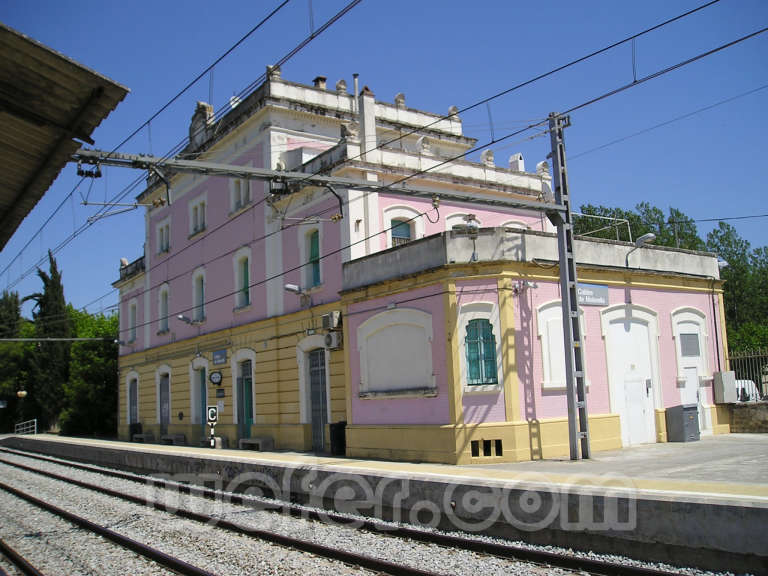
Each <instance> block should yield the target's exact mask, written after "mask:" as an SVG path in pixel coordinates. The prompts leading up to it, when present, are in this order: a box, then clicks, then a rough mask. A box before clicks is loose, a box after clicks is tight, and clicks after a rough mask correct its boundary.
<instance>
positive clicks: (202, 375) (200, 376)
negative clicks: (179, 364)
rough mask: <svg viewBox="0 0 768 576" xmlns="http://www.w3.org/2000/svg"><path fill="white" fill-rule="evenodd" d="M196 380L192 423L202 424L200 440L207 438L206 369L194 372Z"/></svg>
mask: <svg viewBox="0 0 768 576" xmlns="http://www.w3.org/2000/svg"><path fill="white" fill-rule="evenodd" d="M193 374H194V379H193V382H192V414H194V416H193V419H192V421H193V422H197V423H199V424H200V438H201V440H204V439H205V438H206V434H205V432H206V430H205V427H206V423H207V415H206V410H205V409H206V403H207V402H208V385H207V384H206V377H207V374H206V369H205V367H200V368H197V369H195V370H194V372H193Z"/></svg>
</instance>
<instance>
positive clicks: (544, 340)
mask: <svg viewBox="0 0 768 576" xmlns="http://www.w3.org/2000/svg"><path fill="white" fill-rule="evenodd" d="M579 313H580V314H579V322H580V324H581V337H582V338H583V340H584V341H583V343H582V360H583V362H584V381H585V385H589V382H587V379H586V376H587V366H586V361H587V358H586V342H587V331H586V328H585V324H584V312H583V311H582V310H579ZM537 323H538V333H539V340H540V341H541V368H542V383H541V386H542V388H549V389H553V388H555V389H565V388H566V381H565V345H564V336H563V307H562V303H561V301H560V300H554V301H552V302H547V303H546V304H542V305H541V306H539V309H538V312H537Z"/></svg>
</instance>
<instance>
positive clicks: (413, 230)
mask: <svg viewBox="0 0 768 576" xmlns="http://www.w3.org/2000/svg"><path fill="white" fill-rule="evenodd" d="M381 222H382V223H383V224H382V228H383V231H382V234H386V247H387V248H392V247H393V246H400V245H402V244H406V243H408V242H410V241H411V240H416V239H418V238H423V237H424V235H425V233H426V230H425V229H424V219H423V218H422V217H421V213H420V212H419V211H418V210H416V209H415V208H412V207H411V206H406V205H395V206H389V207H387V208H385V209H384V212H383V214H382V220H381Z"/></svg>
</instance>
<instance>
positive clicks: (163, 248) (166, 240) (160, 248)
mask: <svg viewBox="0 0 768 576" xmlns="http://www.w3.org/2000/svg"><path fill="white" fill-rule="evenodd" d="M170 249H171V222H170V220H168V219H167V218H166V219H165V220H163V221H162V222H160V224H158V225H157V253H158V254H162V253H163V252H168V251H169V250H170Z"/></svg>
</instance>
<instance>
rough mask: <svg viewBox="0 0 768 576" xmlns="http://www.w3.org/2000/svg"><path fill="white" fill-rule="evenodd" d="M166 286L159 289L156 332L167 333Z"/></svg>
mask: <svg viewBox="0 0 768 576" xmlns="http://www.w3.org/2000/svg"><path fill="white" fill-rule="evenodd" d="M168 291H169V289H168V284H163V285H162V286H161V287H160V293H159V294H158V298H157V331H158V333H163V332H168Z"/></svg>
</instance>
